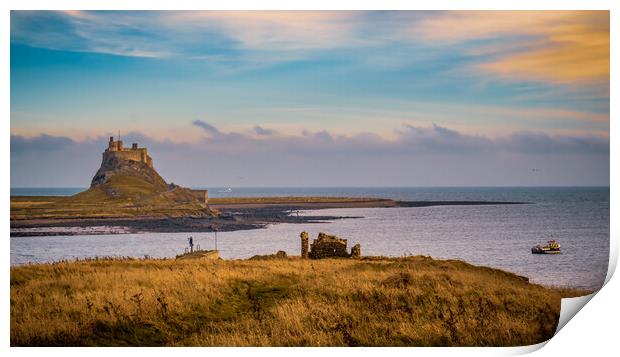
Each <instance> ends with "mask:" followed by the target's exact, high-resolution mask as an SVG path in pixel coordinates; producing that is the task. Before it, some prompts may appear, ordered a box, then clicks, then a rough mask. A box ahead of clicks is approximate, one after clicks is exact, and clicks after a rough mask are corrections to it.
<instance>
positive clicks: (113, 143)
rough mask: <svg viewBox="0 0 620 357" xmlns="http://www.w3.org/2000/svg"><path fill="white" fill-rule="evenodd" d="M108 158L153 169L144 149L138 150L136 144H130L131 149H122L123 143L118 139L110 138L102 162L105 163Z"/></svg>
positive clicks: (151, 161)
mask: <svg viewBox="0 0 620 357" xmlns="http://www.w3.org/2000/svg"><path fill="white" fill-rule="evenodd" d="M110 157H116V158H118V159H121V160H129V161H138V162H142V163H145V164H147V165H148V166H149V167H150V168H153V159H152V158H151V157H150V156H149V154H148V152H147V149H146V148H140V147H138V144H136V143H133V144H131V148H126V147H123V141H122V140H120V138H119V139H118V140H114V137H113V136H110V141H109V142H108V148H107V149H105V151H104V152H103V161H104V162H105V161H107V160H108V159H109V158H110Z"/></svg>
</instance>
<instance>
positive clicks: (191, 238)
mask: <svg viewBox="0 0 620 357" xmlns="http://www.w3.org/2000/svg"><path fill="white" fill-rule="evenodd" d="M187 241H188V242H189V252H190V253H193V252H194V238H193V237H191V236H190V237H189V238H188V239H187Z"/></svg>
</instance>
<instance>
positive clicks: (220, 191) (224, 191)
mask: <svg viewBox="0 0 620 357" xmlns="http://www.w3.org/2000/svg"><path fill="white" fill-rule="evenodd" d="M217 192H218V193H229V192H232V188H230V187H229V188H227V189H225V190H219V191H217Z"/></svg>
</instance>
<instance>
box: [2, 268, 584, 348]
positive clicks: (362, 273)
mask: <svg viewBox="0 0 620 357" xmlns="http://www.w3.org/2000/svg"><path fill="white" fill-rule="evenodd" d="M585 293H587V292H581V291H571V290H555V289H550V288H545V287H542V286H538V285H533V284H530V283H528V282H527V281H526V279H524V278H522V277H519V276H517V275H514V274H511V273H508V272H504V271H501V270H496V269H490V268H485V267H477V266H473V265H470V264H467V263H464V262H462V261H454V260H452V261H441V260H433V259H431V258H428V257H407V258H398V259H388V258H364V259H362V260H351V259H326V260H302V259H299V258H295V257H293V258H287V259H278V260H230V261H228V260H216V261H213V260H173V259H168V260H151V259H145V260H136V259H123V260H105V259H104V260H101V259H100V260H91V261H79V262H61V263H56V264H42V265H28V266H19V267H12V268H11V305H10V306H11V336H10V341H11V345H12V346H41V345H45V346H59V345H69V346H73V345H87V346H188V345H191V346H514V345H529V344H535V343H539V342H542V341H545V340H547V339H549V338H551V337H552V336H553V333H554V331H555V329H556V326H557V322H558V317H559V312H560V298H561V297H569V296H576V295H581V294H585Z"/></svg>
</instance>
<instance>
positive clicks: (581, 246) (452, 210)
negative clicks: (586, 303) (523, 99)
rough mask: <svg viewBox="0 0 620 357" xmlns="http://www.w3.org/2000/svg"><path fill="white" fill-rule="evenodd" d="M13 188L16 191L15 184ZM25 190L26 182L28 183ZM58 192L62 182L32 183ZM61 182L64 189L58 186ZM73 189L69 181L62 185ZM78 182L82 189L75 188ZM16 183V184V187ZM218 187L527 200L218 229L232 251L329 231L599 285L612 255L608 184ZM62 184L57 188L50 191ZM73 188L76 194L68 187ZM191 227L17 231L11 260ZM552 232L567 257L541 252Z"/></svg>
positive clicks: (367, 250)
mask: <svg viewBox="0 0 620 357" xmlns="http://www.w3.org/2000/svg"><path fill="white" fill-rule="evenodd" d="M14 190H15V191H14ZM20 190H24V189H20ZM29 190H32V192H37V193H33V194H36V195H42V194H45V192H50V193H48V194H55V195H58V194H60V193H58V192H59V191H58V190H59V189H55V191H54V190H49V191H46V189H38V191H37V190H35V189H29ZM60 190H62V189H60ZM64 190H69V189H64ZM74 190H79V189H74ZM16 191H18V189H12V190H11V193H12V194H26V193H25V192H23V191H22V192H19V193H14V192H16ZM217 191H223V188H220V189H217V188H215V189H214V188H211V189H210V192H209V194H210V196H211V197H225V196H231V197H232V196H246V197H247V196H255V197H256V196H283V195H295V196H301V195H307V196H318V195H322V196H325V195H329V196H366V197H368V196H373V197H386V198H394V199H400V200H494V201H499V200H506V201H527V202H532V203H533V204H528V205H505V206H501V205H498V206H436V207H423V208H404V207H403V208H358V209H328V210H321V211H320V213H319V212H318V211H305V212H303V213H302V214H305V215H313V214H321V215H326V214H327V215H337V216H363V217H364V218H361V219H343V220H338V221H333V222H327V223H313V224H277V225H270V226H269V227H267V228H266V229H258V230H252V231H239V232H221V233H218V248H219V250H220V251H221V255H222V257H224V258H247V257H251V256H252V255H255V254H271V253H274V252H275V251H277V250H284V251H286V252H287V253H289V254H297V255H298V254H299V233H300V232H301V231H302V230H305V231H308V232H309V233H310V235H311V238H315V237H316V235H317V234H318V232H321V231H322V232H328V233H333V234H337V235H339V236H341V237H342V238H346V239H348V240H349V247H350V246H352V245H353V244H355V243H360V244H361V245H362V254H363V255H386V256H403V255H409V254H413V255H417V254H423V255H430V256H432V257H435V258H456V259H462V260H465V261H467V262H470V263H473V264H478V265H486V266H492V267H497V268H502V269H505V270H508V271H512V272H515V273H517V274H520V275H525V276H527V277H529V278H530V280H531V281H533V282H536V283H542V284H546V285H558V286H573V287H581V288H597V287H600V286H601V285H602V283H603V281H604V279H605V275H606V273H607V263H608V258H609V188H607V187H605V188H542V187H540V188H302V189H300V188H233V190H232V192H229V193H223V192H217ZM51 192H54V193H51ZM66 192H67V193H65V194H72V193H73V192H70V191H66ZM188 235H189V234H187V233H175V234H170V233H161V234H160V233H143V234H118V235H99V236H97V235H85V236H52V237H12V238H11V264H24V263H29V262H49V261H57V260H61V259H75V258H85V257H95V256H136V257H142V256H144V255H149V256H152V257H173V256H175V255H176V254H178V253H179V252H181V251H182V250H183V248H184V246H185V244H186V238H187V237H188ZM191 235H192V236H193V237H194V242H195V243H196V244H200V245H201V247H202V248H209V249H211V248H213V246H214V234H213V233H191ZM548 239H556V240H558V241H559V242H560V243H561V244H562V250H563V254H561V255H533V254H531V253H530V248H531V247H532V246H533V245H535V244H538V243H543V242H545V241H546V240H548Z"/></svg>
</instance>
